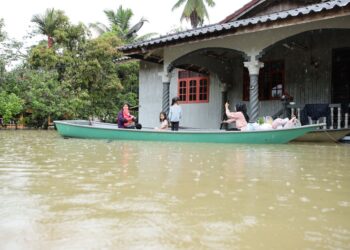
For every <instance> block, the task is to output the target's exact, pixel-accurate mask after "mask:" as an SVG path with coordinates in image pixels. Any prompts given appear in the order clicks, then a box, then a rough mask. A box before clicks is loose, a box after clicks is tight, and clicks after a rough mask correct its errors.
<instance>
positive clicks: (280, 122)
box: [272, 116, 300, 129]
mask: <svg viewBox="0 0 350 250" xmlns="http://www.w3.org/2000/svg"><path fill="white" fill-rule="evenodd" d="M298 126H300V123H299V121H298V119H297V118H296V117H295V116H293V117H292V118H291V119H288V118H284V119H282V118H277V119H275V120H273V122H272V128H273V129H281V128H294V127H298Z"/></svg>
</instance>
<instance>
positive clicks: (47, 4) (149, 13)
mask: <svg viewBox="0 0 350 250" xmlns="http://www.w3.org/2000/svg"><path fill="white" fill-rule="evenodd" d="M176 1H177V0H85V1H84V0H3V1H2V3H1V6H0V18H3V19H4V21H5V31H6V32H7V34H8V36H9V37H10V38H15V39H22V38H23V37H24V36H25V35H26V34H27V33H28V32H29V31H32V29H33V28H32V27H33V24H32V23H31V22H30V19H31V18H32V16H33V15H35V14H42V13H44V12H45V10H46V9H47V8H55V9H60V10H63V11H64V12H65V14H66V15H67V16H68V17H69V19H70V20H71V22H73V23H78V22H83V23H85V24H89V23H93V22H101V23H105V24H108V22H107V19H106V17H105V14H104V13H103V10H106V9H112V10H116V9H117V8H118V6H119V5H122V6H123V7H124V8H130V9H132V11H133V13H134V17H133V19H132V20H131V24H132V25H133V24H135V23H137V22H138V21H139V20H140V18H141V17H145V18H146V19H148V20H149V23H146V24H145V25H144V26H143V27H142V29H141V30H140V32H139V35H142V34H144V33H150V32H156V33H158V34H165V33H167V32H168V31H170V30H171V29H173V28H175V27H179V26H180V21H179V20H180V16H181V13H182V10H183V7H184V6H181V7H180V8H179V9H178V10H176V11H174V12H172V11H171V9H172V7H173V5H174V4H175V3H176ZM249 1H250V0H215V3H216V6H215V7H214V8H208V12H209V17H210V21H209V22H208V21H206V23H205V24H209V23H217V22H219V21H221V20H222V19H224V18H225V17H226V16H228V15H230V14H231V13H233V12H234V11H236V10H237V9H239V8H240V7H242V6H243V5H244V4H246V3H248V2H249ZM182 26H183V27H185V28H188V27H189V25H188V24H187V23H186V22H185V21H184V22H183V23H182Z"/></svg>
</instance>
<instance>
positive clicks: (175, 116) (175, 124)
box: [169, 97, 182, 131]
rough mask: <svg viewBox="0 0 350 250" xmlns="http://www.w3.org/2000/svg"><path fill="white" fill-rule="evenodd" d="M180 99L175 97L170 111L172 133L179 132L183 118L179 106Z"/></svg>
mask: <svg viewBox="0 0 350 250" xmlns="http://www.w3.org/2000/svg"><path fill="white" fill-rule="evenodd" d="M178 102H179V98H178V97H174V98H173V99H172V102H171V107H170V111H169V121H170V123H171V130H172V131H178V130H179V124H180V119H181V116H182V109H181V106H180V105H179V103H178Z"/></svg>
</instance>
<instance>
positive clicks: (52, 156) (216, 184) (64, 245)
mask: <svg viewBox="0 0 350 250" xmlns="http://www.w3.org/2000/svg"><path fill="white" fill-rule="evenodd" d="M349 159H350V145H341V144H328V145H312V144H292V145H226V144H188V143H184V144H183V143H156V142H153V143H152V142H128V141H122V142H117V141H105V140H79V139H63V138H61V137H59V136H58V135H57V134H56V133H55V132H54V131H51V132H47V131H19V132H14V131H0V183H1V186H0V204H1V206H0V246H1V249H28V248H30V249H77V248H78V249H101V248H102V249H350V219H349V218H350V164H349Z"/></svg>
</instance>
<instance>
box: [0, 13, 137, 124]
mask: <svg viewBox="0 0 350 250" xmlns="http://www.w3.org/2000/svg"><path fill="white" fill-rule="evenodd" d="M32 21H33V22H34V23H35V24H36V27H35V30H34V32H36V33H40V34H42V35H45V36H47V38H48V39H47V41H41V42H39V43H38V44H36V45H34V46H32V47H30V48H29V49H28V51H27V53H26V54H25V56H24V57H22V58H23V60H22V63H21V64H20V65H17V66H16V67H12V68H11V70H7V71H6V70H5V65H7V66H10V62H11V61H13V60H17V59H18V58H19V56H18V55H19V54H18V53H19V51H21V48H18V46H21V43H18V42H8V41H7V40H6V36H5V33H4V32H2V28H3V22H2V20H0V43H1V47H0V48H1V49H0V106H1V109H0V117H1V116H2V118H3V120H4V122H5V123H8V122H9V120H14V121H18V117H19V116H20V115H22V116H24V120H25V123H26V125H28V126H33V127H47V125H48V119H51V120H55V119H86V118H89V117H92V116H93V117H95V118H99V119H102V120H106V121H110V122H112V121H115V116H116V114H117V113H118V110H119V109H120V108H121V106H122V103H123V102H125V101H127V102H129V103H130V104H131V105H133V106H136V105H137V103H138V94H137V93H138V69H139V66H138V62H129V63H126V64H122V65H118V64H116V63H115V61H116V59H117V58H119V57H120V56H121V55H120V54H119V53H118V52H117V49H116V48H117V47H118V46H121V45H122V44H123V42H124V41H123V37H119V36H118V34H117V33H113V32H107V33H105V34H102V35H101V36H99V37H97V38H94V39H92V38H91V36H90V31H89V30H88V29H87V28H86V27H85V26H84V25H83V24H81V23H80V24H77V25H74V24H71V23H70V21H69V18H68V17H67V16H65V15H64V13H63V12H62V11H59V10H54V9H49V10H47V11H46V12H45V13H44V14H43V15H36V16H34V17H33V19H32ZM123 29H124V28H123ZM22 50H23V48H22ZM10 52H11V53H10Z"/></svg>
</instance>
